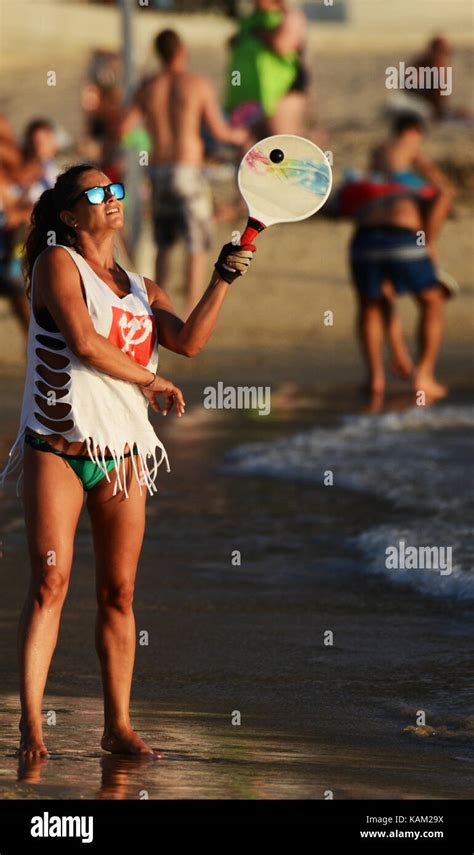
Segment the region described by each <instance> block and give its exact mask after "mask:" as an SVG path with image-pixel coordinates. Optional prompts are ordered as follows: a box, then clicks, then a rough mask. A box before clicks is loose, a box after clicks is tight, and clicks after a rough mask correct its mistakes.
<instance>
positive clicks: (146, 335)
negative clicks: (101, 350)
mask: <svg viewBox="0 0 474 855" xmlns="http://www.w3.org/2000/svg"><path fill="white" fill-rule="evenodd" d="M107 338H108V339H109V341H111V342H112V344H115V345H116V346H117V347H119V348H120V350H122V351H123V352H124V353H127V354H128V355H129V356H131V358H132V359H134V360H135V362H139V363H140V365H148V363H149V362H150V359H151V357H152V355H153V351H154V349H155V344H156V325H155V321H154V318H153V316H151V315H143V314H141V315H134V314H133V313H132V312H128V311H127V310H126V309H121V308H120V307H119V306H112V323H111V326H110V330H109V334H108V336H107Z"/></svg>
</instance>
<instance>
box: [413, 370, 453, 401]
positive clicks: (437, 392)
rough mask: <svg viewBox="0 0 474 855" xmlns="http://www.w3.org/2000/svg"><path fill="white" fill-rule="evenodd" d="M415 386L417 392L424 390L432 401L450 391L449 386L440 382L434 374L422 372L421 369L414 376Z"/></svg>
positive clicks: (443, 396)
mask: <svg viewBox="0 0 474 855" xmlns="http://www.w3.org/2000/svg"><path fill="white" fill-rule="evenodd" d="M413 388H414V390H415V392H424V393H425V395H426V397H427V398H428V399H429V400H431V401H434V400H438V399H439V398H445V397H446V395H447V394H448V392H449V389H448V387H447V386H443V384H442V383H438V381H437V380H436V379H435V377H433V375H431V374H422V373H421V372H419V371H418V372H416V373H415V376H414V378H413Z"/></svg>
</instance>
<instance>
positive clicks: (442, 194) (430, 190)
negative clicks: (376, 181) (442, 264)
mask: <svg viewBox="0 0 474 855" xmlns="http://www.w3.org/2000/svg"><path fill="white" fill-rule="evenodd" d="M425 131H426V128H425V124H424V122H423V120H422V119H421V118H420V117H419V116H418V115H416V114H413V113H412V114H410V113H406V114H404V115H403V114H402V115H399V116H397V117H396V118H395V119H394V121H393V125H392V131H391V135H390V137H389V138H388V139H387V140H384V141H383V142H381V143H379V144H378V145H377V146H375V148H374V149H373V151H372V153H371V160H370V164H369V169H370V171H371V172H372V173H375V174H376V175H377V176H380V177H383V178H385V179H386V180H388V181H392V182H396V183H398V184H402V185H404V186H406V187H409V188H411V189H413V190H415V191H416V192H417V196H418V200H419V204H420V206H421V208H422V214H423V219H424V230H425V234H426V243H427V246H428V247H429V250H430V254H431V257H432V258H433V260H434V261H435V262H437V260H438V259H437V249H436V243H435V242H436V239H437V237H438V235H439V232H440V229H441V227H442V225H443V223H444V222H445V220H446V218H447V216H448V214H449V212H450V211H451V209H452V202H453V198H454V195H455V188H454V186H453V185H452V184H451V182H450V181H449V179H448V178H447V176H446V175H445V174H444V173H443V172H442V171H441V169H439V167H438V166H436V164H435V163H434V162H433V161H432V160H431V158H430V157H428V155H427V154H426V153H425V152H424V151H423V145H424V141H425Z"/></svg>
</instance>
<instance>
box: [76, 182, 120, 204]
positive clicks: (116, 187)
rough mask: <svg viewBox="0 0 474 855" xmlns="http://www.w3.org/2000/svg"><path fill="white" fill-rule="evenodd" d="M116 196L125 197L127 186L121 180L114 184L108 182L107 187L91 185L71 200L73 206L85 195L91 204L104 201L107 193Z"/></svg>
mask: <svg viewBox="0 0 474 855" xmlns="http://www.w3.org/2000/svg"><path fill="white" fill-rule="evenodd" d="M107 193H108V194H109V196H115V198H116V199H123V198H124V197H125V187H124V186H123V184H121V183H120V182H119V181H117V182H115V183H114V184H107V186H106V187H89V189H88V190H82V191H81V192H80V193H79V194H78V195H77V196H76V197H75V199H73V201H72V202H71V206H72V205H75V204H76V202H77V201H78V200H79V199H81V198H82V196H85V197H86V199H87V201H88V202H89V204H90V205H100V204H102V202H103V201H104V199H105V197H106V194H107Z"/></svg>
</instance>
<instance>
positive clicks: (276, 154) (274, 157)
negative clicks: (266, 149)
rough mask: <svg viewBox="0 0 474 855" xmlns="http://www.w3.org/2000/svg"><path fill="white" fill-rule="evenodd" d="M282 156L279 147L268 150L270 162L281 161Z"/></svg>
mask: <svg viewBox="0 0 474 855" xmlns="http://www.w3.org/2000/svg"><path fill="white" fill-rule="evenodd" d="M284 157H285V155H284V154H283V152H282V150H281V148H274V149H273V151H271V152H270V160H271V161H272V163H281V162H282V160H283V159H284Z"/></svg>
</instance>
